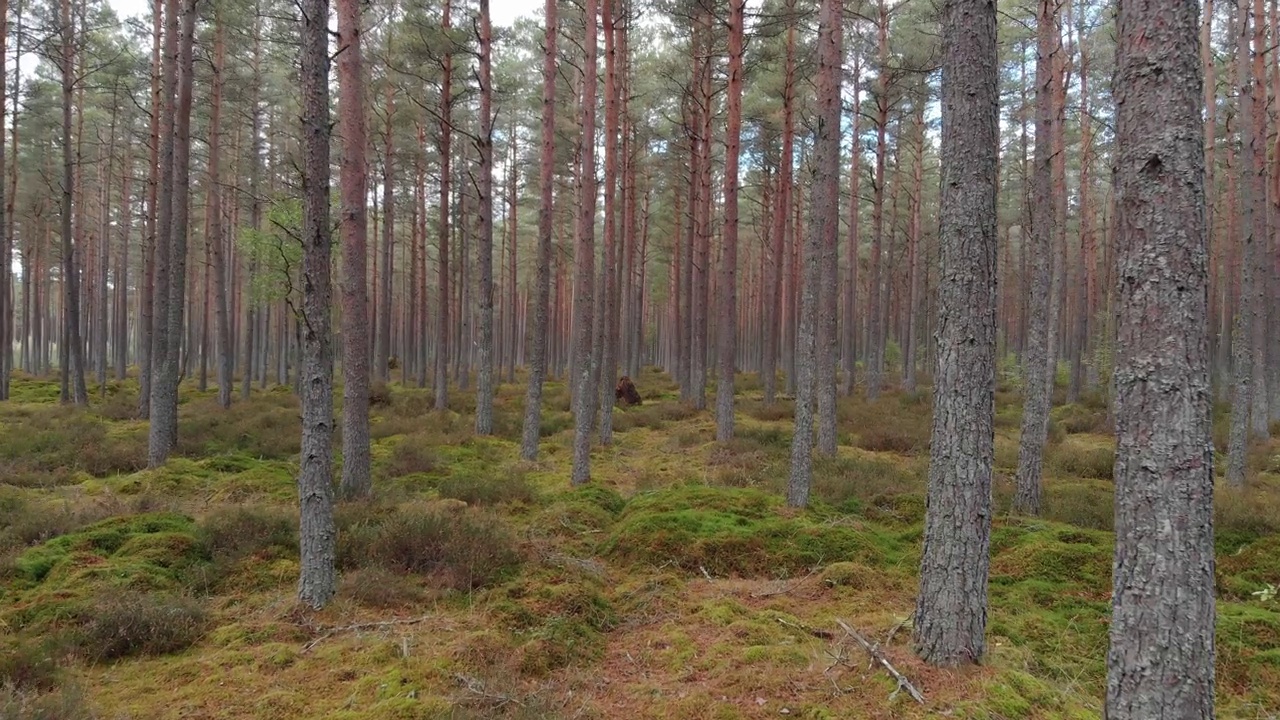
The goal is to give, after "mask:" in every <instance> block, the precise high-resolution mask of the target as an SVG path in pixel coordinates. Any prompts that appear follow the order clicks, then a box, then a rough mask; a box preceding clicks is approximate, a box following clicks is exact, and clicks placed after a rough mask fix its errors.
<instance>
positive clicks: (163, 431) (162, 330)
mask: <svg viewBox="0 0 1280 720" xmlns="http://www.w3.org/2000/svg"><path fill="white" fill-rule="evenodd" d="M180 8H181V0H165V8H164V46H163V50H162V55H161V67H160V78H161V89H160V96H159V97H160V103H159V108H160V117H161V121H160V152H159V154H158V157H157V161H158V165H159V186H158V189H157V200H156V202H157V205H156V207H157V208H158V210H157V213H156V216H155V221H154V226H155V233H154V238H155V247H154V250H153V252H154V270H153V272H154V280H153V283H152V315H151V323H150V328H151V330H150V333H151V339H152V342H151V357H150V363H149V364H148V366H149V367H150V378H149V386H150V398H149V400H148V407H149V417H150V418H151V426H150V429H149V435H148V440H147V446H148V447H147V462H148V464H149V465H150V466H151V467H156V466H158V465H160V464H161V463H163V462H164V461H165V458H167V457H168V456H169V447H168V446H169V445H170V440H169V436H168V434H167V430H168V428H169V427H170V426H176V425H177V418H176V417H174V418H172V419H170V418H169V410H170V408H172V409H173V410H174V411H175V412H176V409H177V405H176V403H170V402H169V401H168V399H167V398H168V395H167V394H166V386H165V384H164V382H163V379H164V375H165V370H164V368H165V366H166V365H167V364H168V356H169V346H170V339H171V336H170V334H169V325H168V322H169V284H170V280H171V275H172V267H171V259H172V255H173V240H172V238H173V203H174V187H173V184H174V176H173V158H174V125H175V121H176V118H177V107H176V105H175V104H174V103H175V95H176V94H177V89H178V30H179V23H178V16H179V14H180V12H179V11H180ZM177 338H178V336H176V335H175V336H172V339H173V344H174V345H175V346H176V345H177ZM175 353H176V350H175ZM145 371H146V368H145V367H144V372H145ZM161 405H163V407H160V406H161Z"/></svg>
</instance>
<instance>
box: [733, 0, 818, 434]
mask: <svg viewBox="0 0 1280 720" xmlns="http://www.w3.org/2000/svg"><path fill="white" fill-rule="evenodd" d="M745 9H746V0H730V4H729V100H728V104H729V122H728V126H727V128H726V132H725V160H724V240H723V246H722V247H723V256H722V257H721V259H720V288H719V291H720V322H719V327H718V328H717V331H718V336H717V338H718V340H719V347H718V348H717V355H716V359H717V362H718V363H719V371H720V375H719V378H718V379H717V380H716V440H718V441H720V442H728V441H729V440H732V439H733V373H734V370H735V362H734V361H735V360H736V359H737V351H738V152H739V150H740V149H741V140H742V53H743V50H742V41H743V35H744V28H743V26H744V23H745ZM833 390H834V387H833Z"/></svg>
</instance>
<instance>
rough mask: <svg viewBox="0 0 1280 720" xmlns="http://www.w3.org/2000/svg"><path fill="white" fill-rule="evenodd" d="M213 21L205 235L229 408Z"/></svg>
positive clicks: (222, 391) (221, 61) (218, 63)
mask: <svg viewBox="0 0 1280 720" xmlns="http://www.w3.org/2000/svg"><path fill="white" fill-rule="evenodd" d="M214 13H215V18H214V22H215V23H217V28H216V29H215V30H214V32H215V34H216V35H217V38H216V40H215V41H214V66H213V83H214V85H213V97H214V99H213V112H212V119H211V121H210V123H209V189H208V191H207V192H208V202H209V205H210V208H211V209H210V210H209V238H208V242H209V243H210V245H211V250H212V255H213V268H212V270H213V283H214V289H213V303H214V304H213V312H214V323H215V324H216V330H217V334H218V404H219V405H221V406H222V407H224V408H226V407H231V385H232V382H233V381H232V379H231V365H232V358H233V356H232V348H231V318H230V316H229V315H228V313H227V284H228V283H227V261H226V257H225V253H224V251H223V247H224V240H223V237H222V187H221V182H222V181H221V179H220V175H219V171H220V169H221V168H220V167H219V162H220V160H219V151H220V149H221V116H222V84H223V80H222V70H223V67H224V66H225V61H226V51H225V49H224V45H223V42H224V41H223V26H222V20H221V18H219V17H217V9H216V8H215V9H214Z"/></svg>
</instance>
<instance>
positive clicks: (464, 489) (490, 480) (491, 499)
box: [436, 473, 538, 505]
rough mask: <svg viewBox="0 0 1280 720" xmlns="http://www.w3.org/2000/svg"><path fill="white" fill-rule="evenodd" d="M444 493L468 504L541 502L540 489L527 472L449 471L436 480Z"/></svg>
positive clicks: (439, 489) (442, 494) (438, 487)
mask: <svg viewBox="0 0 1280 720" xmlns="http://www.w3.org/2000/svg"><path fill="white" fill-rule="evenodd" d="M436 490H437V491H438V492H439V493H440V497H443V498H451V499H454V500H461V501H463V502H465V503H467V504H468V505H503V504H516V503H523V504H525V505H532V504H534V503H535V502H537V499H538V491H537V490H536V489H535V488H534V487H533V485H531V484H529V481H528V480H527V479H526V478H525V476H524V474H523V473H509V474H507V475H506V476H505V477H498V476H497V475H494V474H492V473H485V474H474V473H464V474H458V475H449V476H447V477H445V478H442V479H441V480H440V481H439V482H438V483H436Z"/></svg>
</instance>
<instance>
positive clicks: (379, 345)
mask: <svg viewBox="0 0 1280 720" xmlns="http://www.w3.org/2000/svg"><path fill="white" fill-rule="evenodd" d="M391 40H392V38H391V36H390V35H389V34H388V36H387V48H388V50H387V51H388V52H391V50H390V48H391ZM394 88H395V84H394V83H387V99H386V107H385V112H386V122H385V125H384V126H383V129H382V133H383V135H382V141H383V156H382V258H381V261H380V262H379V263H378V265H379V268H378V304H377V308H376V316H377V319H378V322H377V333H376V335H375V341H374V346H375V350H374V353H373V366H374V369H373V371H374V375H375V377H377V378H378V379H379V380H382V381H383V382H387V381H390V380H391V315H392V305H391V281H392V277H393V273H394V258H395V242H396V189H395V182H396V176H395V162H396V148H395V129H394V128H393V127H392V124H391V123H392V118H394V116H395V89H394Z"/></svg>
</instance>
